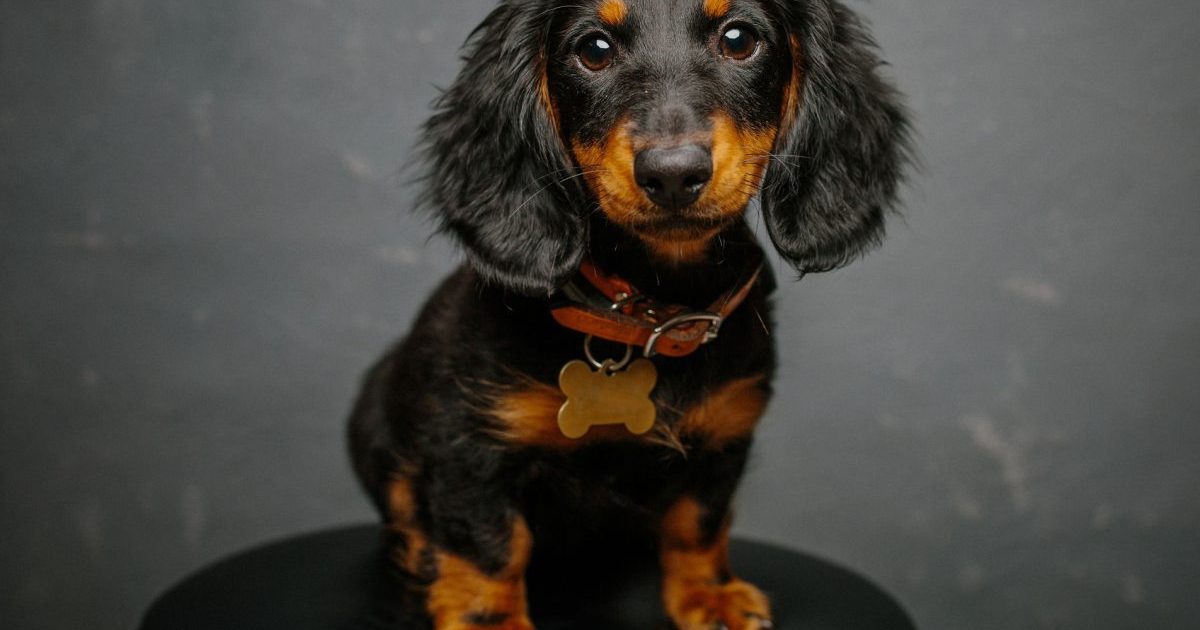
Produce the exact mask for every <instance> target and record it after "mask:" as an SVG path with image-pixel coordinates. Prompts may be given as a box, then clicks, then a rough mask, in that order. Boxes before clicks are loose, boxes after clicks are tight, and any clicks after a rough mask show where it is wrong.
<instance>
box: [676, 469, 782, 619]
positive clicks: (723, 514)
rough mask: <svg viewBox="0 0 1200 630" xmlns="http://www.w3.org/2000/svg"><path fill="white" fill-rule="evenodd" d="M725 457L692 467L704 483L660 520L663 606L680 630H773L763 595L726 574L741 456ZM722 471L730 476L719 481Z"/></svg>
mask: <svg viewBox="0 0 1200 630" xmlns="http://www.w3.org/2000/svg"><path fill="white" fill-rule="evenodd" d="M735 450H737V449H735ZM725 455H726V456H725V457H722V458H719V461H714V462H711V466H710V465H708V464H706V463H704V462H703V461H698V462H696V464H697V468H704V469H707V470H706V471H705V473H704V474H702V476H703V477H705V479H704V480H702V481H701V483H699V484H693V486H692V488H691V490H689V492H688V494H685V495H684V496H682V497H680V498H679V499H678V500H677V501H675V503H674V504H673V505H672V506H671V507H670V509H669V510H668V511H667V513H666V515H665V516H664V518H663V520H662V525H661V531H660V536H659V548H660V551H659V554H660V556H659V557H660V562H661V565H662V570H663V583H662V597H663V605H664V607H665V608H666V611H667V614H668V615H670V617H671V619H672V621H674V622H675V625H676V627H677V628H679V630H714V629H716V628H726V629H728V630H761V629H766V628H770V627H771V608H770V604H769V602H768V601H767V598H766V596H765V595H763V594H762V592H761V591H759V590H758V588H756V587H755V586H754V585H753V584H750V583H749V582H746V581H743V580H740V579H738V578H737V577H735V576H734V575H733V574H732V573H731V572H730V569H729V527H730V523H731V521H732V513H731V511H730V501H731V499H732V495H733V489H734V487H735V486H736V480H737V478H738V477H739V476H740V474H741V468H742V464H744V453H738V454H732V455H731V454H729V453H726V454H725ZM729 457H733V458H734V461H732V462H731V461H730V460H729ZM723 471H724V472H725V473H727V475H728V476H725V477H724V478H721V473H722V472H723Z"/></svg>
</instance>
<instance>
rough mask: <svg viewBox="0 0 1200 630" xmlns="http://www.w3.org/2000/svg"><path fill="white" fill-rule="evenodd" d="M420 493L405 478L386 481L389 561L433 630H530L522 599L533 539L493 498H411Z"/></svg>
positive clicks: (444, 494)
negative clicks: (407, 581)
mask: <svg viewBox="0 0 1200 630" xmlns="http://www.w3.org/2000/svg"><path fill="white" fill-rule="evenodd" d="M438 485H440V484H438ZM419 488H420V489H425V487H424V486H421V487H418V486H415V485H414V484H413V482H412V480H411V479H409V478H406V477H399V476H397V477H396V478H395V479H394V480H393V482H392V485H391V487H390V495H389V519H388V520H389V522H388V527H389V529H390V530H391V532H392V533H393V534H394V535H395V538H394V542H393V545H392V550H391V556H392V560H393V562H394V563H395V564H396V566H397V567H398V568H400V570H401V571H402V572H403V573H405V574H407V575H409V576H411V577H413V578H416V583H417V585H418V587H419V588H420V590H422V591H424V596H425V605H426V610H427V612H428V613H429V617H430V618H431V619H432V621H433V627H434V629H435V630H482V629H484V628H487V629H489V630H533V624H532V623H531V622H530V621H529V616H528V607H527V605H526V600H525V569H526V568H527V566H528V565H529V558H530V553H531V550H532V547H533V537H532V535H531V534H530V531H529V527H528V525H527V524H526V522H525V519H524V518H523V517H521V516H520V515H519V514H517V513H516V511H515V510H512V509H510V508H509V507H508V506H507V505H505V504H504V502H503V501H501V500H500V499H499V495H498V493H492V494H485V493H483V492H478V491H468V490H463V489H461V488H453V489H452V488H446V487H440V488H438V491H436V492H424V493H422V496H420V497H418V496H417V491H418V489H419ZM439 494H440V495H441V496H439Z"/></svg>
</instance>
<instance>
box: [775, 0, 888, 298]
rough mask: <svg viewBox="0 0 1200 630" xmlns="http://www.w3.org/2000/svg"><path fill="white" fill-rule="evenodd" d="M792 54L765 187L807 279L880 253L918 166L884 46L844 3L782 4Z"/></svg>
mask: <svg viewBox="0 0 1200 630" xmlns="http://www.w3.org/2000/svg"><path fill="white" fill-rule="evenodd" d="M777 6H778V7H779V9H780V11H781V12H782V13H783V16H784V19H785V21H786V22H787V26H788V30H789V34H790V41H791V48H792V64H793V72H792V81H791V86H790V87H789V90H790V92H789V94H788V95H787V98H785V102H786V104H785V109H787V110H788V111H785V113H784V120H785V127H784V128H783V129H781V131H780V135H779V138H778V139H777V140H776V143H775V152H776V154H777V156H778V157H777V159H775V160H772V163H771V166H770V167H769V168H768V170H767V173H766V176H765V177H764V179H763V187H762V209H763V216H764V218H765V222H766V225H767V231H768V233H769V234H770V236H771V241H772V242H773V243H774V244H775V247H776V249H778V250H779V253H780V255H781V256H783V258H784V259H786V260H787V261H788V262H790V263H791V264H792V265H793V266H795V267H796V269H797V270H798V271H800V273H802V274H803V273H809V272H819V271H828V270H831V269H835V268H837V267H840V266H842V265H845V264H846V263H848V262H850V261H852V260H854V259H855V258H856V257H858V256H859V255H861V254H862V253H863V252H864V251H865V250H866V249H868V248H870V247H872V246H874V245H876V244H877V243H878V242H879V240H880V238H881V237H882V234H883V219H884V214H885V212H886V211H887V210H888V209H890V207H891V206H892V205H893V204H894V203H895V199H896V188H897V185H898V183H899V181H900V179H901V176H902V174H903V170H904V167H905V166H906V164H907V162H908V161H909V149H908V136H909V127H908V122H907V116H906V113H905V111H904V107H903V106H902V105H901V103H900V97H899V95H898V94H897V92H896V91H895V90H894V89H893V88H892V86H891V85H889V84H888V83H887V82H886V81H885V80H884V79H883V78H882V77H880V75H879V73H878V66H879V65H880V64H881V62H880V60H879V57H878V56H877V54H876V47H875V43H874V41H873V40H872V38H871V36H870V35H869V34H868V33H867V31H866V29H865V27H864V26H863V24H862V22H861V21H860V20H859V18H858V17H857V16H856V15H855V14H854V13H853V12H851V11H850V10H849V9H847V8H846V7H845V6H843V5H842V4H841V3H840V2H838V1H837V0H777Z"/></svg>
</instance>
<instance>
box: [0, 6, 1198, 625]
mask: <svg viewBox="0 0 1200 630" xmlns="http://www.w3.org/2000/svg"><path fill="white" fill-rule="evenodd" d="M489 4H490V2H488V1H486V0H471V1H469V2H466V1H459V2H454V3H449V2H434V1H432V0H419V1H416V0H404V1H401V0H387V1H385V0H354V1H344V2H333V1H329V2H326V1H323V0H255V1H253V2H251V1H245V2H234V1H232V0H205V1H204V2H186V1H184V0H159V1H152V0H87V1H84V0H79V1H77V2H63V1H61V0H57V1H50V0H41V1H25V2H22V1H20V0H0V296H2V297H0V502H2V505H3V509H0V618H2V619H4V620H5V621H4V625H5V627H6V628H18V629H23V628H50V627H76V628H78V627H89V628H90V627H96V628H101V627H128V626H130V625H131V624H133V623H134V621H135V620H136V618H137V616H138V614H139V613H140V611H141V609H142V608H143V607H144V605H145V604H146V603H147V602H148V601H149V600H150V599H151V598H152V597H153V596H154V595H155V594H156V593H157V592H158V591H160V590H161V589H162V588H164V587H166V586H167V585H168V584H170V583H171V582H173V581H174V580H176V579H178V578H179V577H181V576H182V575H184V574H185V573H187V572H188V571H190V570H192V569H195V568H198V567H200V566H201V565H203V564H205V563H207V562H209V561H211V560H213V559H215V558H217V557H220V556H222V555H223V554H226V553H229V552H231V551H234V550H237V549H240V548H243V547H245V546H247V545H252V544H254V543H258V542H261V541H264V540H266V539H270V538H273V537H276V536H280V535H284V534H290V533H295V532H301V531H306V530H311V529H313V528H318V527H322V526H328V525H331V524H335V523H343V522H354V521H362V520H364V519H368V518H370V512H369V510H368V507H367V504H366V502H365V501H364V499H363V498H362V497H361V496H360V495H359V492H358V489H357V488H356V487H355V485H354V483H353V482H352V479H351V477H350V474H349V469H348V466H347V462H346V457H345V456H344V454H343V447H342V443H341V432H342V427H341V424H342V418H343V416H344V414H345V412H346V410H347V407H348V404H349V401H350V399H351V397H352V395H353V392H354V390H355V387H356V382H357V379H358V375H359V373H360V372H361V370H362V369H363V368H364V367H365V366H366V365H367V364H368V362H369V361H371V360H372V358H373V357H374V356H375V355H376V354H377V353H378V352H379V351H380V350H381V349H382V348H383V347H384V346H385V344H387V343H388V342H389V341H390V340H391V339H393V338H394V337H396V336H397V335H399V334H400V333H401V332H402V331H403V330H404V329H405V327H406V326H407V324H408V322H409V321H410V319H411V318H412V316H413V314H414V312H415V309H416V308H417V307H418V305H419V304H420V302H421V300H422V299H423V296H424V295H425V294H426V293H427V291H428V290H429V288H430V287H431V286H432V285H433V284H434V283H435V282H436V281H437V280H438V278H439V277H440V276H442V275H444V274H445V273H446V272H447V271H448V270H449V269H451V268H452V266H453V265H454V264H455V262H454V260H455V256H454V254H453V252H452V251H451V250H450V249H449V248H448V247H447V246H446V245H445V244H444V243H442V242H440V241H436V240H435V241H432V242H427V241H426V237H427V234H428V231H429V230H428V226H427V225H425V224H424V223H423V222H422V221H421V220H419V219H416V218H414V217H412V216H410V215H408V214H407V212H406V209H407V208H408V207H409V205H410V199H411V196H412V191H411V189H409V188H406V187H404V186H402V185H401V183H402V181H403V177H397V176H396V171H397V169H398V167H399V166H400V165H401V164H402V163H403V162H404V160H405V158H406V156H407V155H408V152H409V147H410V146H411V143H412V140H413V131H414V128H415V127H416V125H417V124H418V122H419V121H420V120H421V119H422V118H423V117H424V116H425V114H426V111H427V106H428V102H429V101H430V99H431V98H432V96H433V95H434V93H435V90H434V87H433V86H434V85H437V84H443V85H444V84H446V83H447V82H448V81H449V79H450V77H451V76H452V75H453V72H454V70H455V68H456V64H457V58H456V55H455V49H456V47H457V46H458V44H459V43H460V42H461V41H462V39H463V38H464V37H465V35H466V33H467V31H468V30H469V28H470V27H471V26H472V25H473V24H474V23H475V22H476V21H477V20H478V19H479V18H480V17H481V16H482V15H483V13H484V11H485V10H486V8H487V6H488V5H489ZM853 4H854V6H855V7H857V8H858V9H859V10H861V11H863V12H864V13H865V14H866V15H867V16H868V17H869V18H870V19H871V20H872V22H873V23H874V24H875V28H876V33H877V35H878V36H879V38H880V40H881V43H882V44H883V46H884V49H885V54H886V57H887V58H888V59H889V60H890V61H891V62H892V69H891V70H892V73H893V74H894V75H895V76H896V77H897V78H898V81H899V83H900V84H901V86H902V87H903V89H904V90H905V91H906V92H907V93H908V94H909V96H910V99H911V104H912V106H913V109H914V110H915V112H916V115H917V117H918V127H919V131H920V134H921V140H920V145H921V149H922V152H923V155H924V159H925V167H924V172H923V173H921V174H919V175H918V176H917V177H916V178H915V179H914V181H913V183H912V185H911V186H910V187H909V189H908V190H907V191H906V199H907V206H908V208H907V210H906V214H905V218H904V220H902V221H895V222H893V224H892V226H893V227H892V230H891V236H890V238H889V240H888V241H887V244H886V245H885V247H884V248H883V249H882V250H881V251H879V252H877V253H875V254H874V255H872V256H871V257H869V258H868V259H867V260H865V261H864V262H862V263H859V264H857V265H856V266H854V267H852V268H850V269H848V270H846V271H843V272H839V273H836V274H832V275H827V276H823V277H814V278H809V279H805V280H804V281H803V282H801V283H800V284H798V285H789V286H784V287H783V289H782V292H781V295H780V297H779V303H780V307H781V317H780V319H781V321H782V322H783V324H784V325H783V326H781V328H780V329H779V330H778V332H777V334H778V340H779V343H780V346H781V349H782V354H783V360H784V363H783V369H782V373H781V375H780V378H781V384H782V386H781V387H780V395H779V397H778V399H777V401H776V404H775V405H774V406H773V408H772V410H771V412H770V415H769V418H768V420H767V422H766V424H765V426H764V428H763V433H762V435H763V437H764V438H765V439H763V440H761V442H760V447H759V448H758V455H757V458H756V463H755V465H754V467H753V472H752V474H751V475H750V477H749V478H748V480H747V483H746V487H745V491H744V493H743V496H742V501H741V506H742V507H741V519H740V522H739V528H740V531H741V532H742V534H743V535H749V536H755V537H761V538H767V539H771V540H775V541H779V542H783V543H787V544H790V545H794V546H797V547H802V548H805V549H808V550H810V551H813V552H816V553H818V554H821V555H824V556H826V557H830V558H833V559H836V560H839V561H841V562H844V563H846V564H848V565H850V566H853V567H856V568H858V569H859V570H861V571H863V572H865V573H866V574H868V575H870V576H872V577H873V578H875V579H876V580H878V581H879V582H881V583H882V584H883V585H885V586H886V587H887V588H889V589H890V590H891V591H893V592H894V593H896V594H897V595H898V596H899V598H900V599H901V600H902V601H903V602H904V603H905V604H906V605H907V606H908V607H909V608H910V609H911V610H912V611H913V613H914V616H915V617H916V619H917V621H918V623H919V624H920V625H921V626H922V627H923V628H929V629H946V630H957V629H960V628H972V629H977V630H986V629H991V628H997V629H998V628H1079V629H1083V628H1088V629H1094V628H1135V627H1136V628H1145V627H1152V628H1185V627H1195V624H1196V623H1197V622H1198V620H1200V598H1197V593H1200V577H1198V575H1197V572H1196V568H1195V567H1196V565H1197V562H1198V561H1200V533H1198V531H1200V489H1198V488H1197V480H1198V479H1200V459H1198V458H1197V457H1196V450H1197V446H1200V444H1198V442H1200V417H1198V415H1200V413H1198V412H1197V409H1200V387H1197V385H1196V382H1195V381H1196V378H1197V375H1200V369H1198V368H1200V366H1198V365H1197V363H1198V361H1197V352H1198V351H1200V291H1198V290H1197V284H1198V283H1197V280H1196V278H1195V276H1196V270H1197V269H1200V253H1198V251H1197V247H1196V245H1197V243H1198V242H1200V201H1198V200H1200V131H1198V125H1197V122H1198V121H1200V61H1198V60H1200V56H1198V55H1197V54H1196V50H1195V38H1196V35H1197V33H1200V12H1198V11H1196V9H1195V6H1194V3H1193V2H1191V1H1189V0H1150V1H1145V2H1136V3H1134V2H1118V1H1116V0H1058V1H1055V2H1045V1H1034V0H1015V1H1013V2H1008V3H996V2H982V1H979V0H970V1H957V0H887V1H886V2H883V1H880V2H874V3H869V4H868V3H863V2H854V3H853Z"/></svg>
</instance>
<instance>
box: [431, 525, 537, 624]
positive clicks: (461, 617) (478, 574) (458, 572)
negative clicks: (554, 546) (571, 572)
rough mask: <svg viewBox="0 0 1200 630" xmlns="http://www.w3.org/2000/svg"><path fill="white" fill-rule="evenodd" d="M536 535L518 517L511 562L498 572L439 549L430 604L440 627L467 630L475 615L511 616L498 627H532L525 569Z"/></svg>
mask: <svg viewBox="0 0 1200 630" xmlns="http://www.w3.org/2000/svg"><path fill="white" fill-rule="evenodd" d="M532 548H533V536H532V534H530V531H529V526H528V525H527V524H526V523H525V519H523V518H520V517H517V518H516V519H514V521H513V524H512V536H511V538H510V540H509V549H508V553H509V561H508V564H507V565H505V567H504V568H503V569H501V570H500V571H499V572H498V573H496V574H494V575H488V574H485V573H484V572H483V571H481V570H480V569H479V567H477V566H475V564H473V563H471V562H469V561H467V560H464V559H463V558H460V557H458V556H455V555H453V554H449V553H445V552H441V551H439V552H437V553H436V554H435V558H436V560H437V569H438V577H437V580H436V581H434V583H433V584H431V585H430V587H429V597H428V600H427V607H428V609H429V614H430V616H432V617H433V621H434V627H435V628H437V629H438V630H445V629H454V630H465V629H466V628H471V627H472V626H471V625H470V624H469V623H468V621H467V619H468V618H469V617H470V616H471V615H491V614H500V615H508V617H509V619H508V620H507V621H506V622H505V623H504V624H503V625H499V626H492V627H497V628H511V629H517V628H522V629H524V628H529V629H532V628H533V626H532V624H531V623H530V622H529V618H528V613H527V607H526V602H525V568H526V567H527V566H528V565H529V556H530V552H531V551H532Z"/></svg>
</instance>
